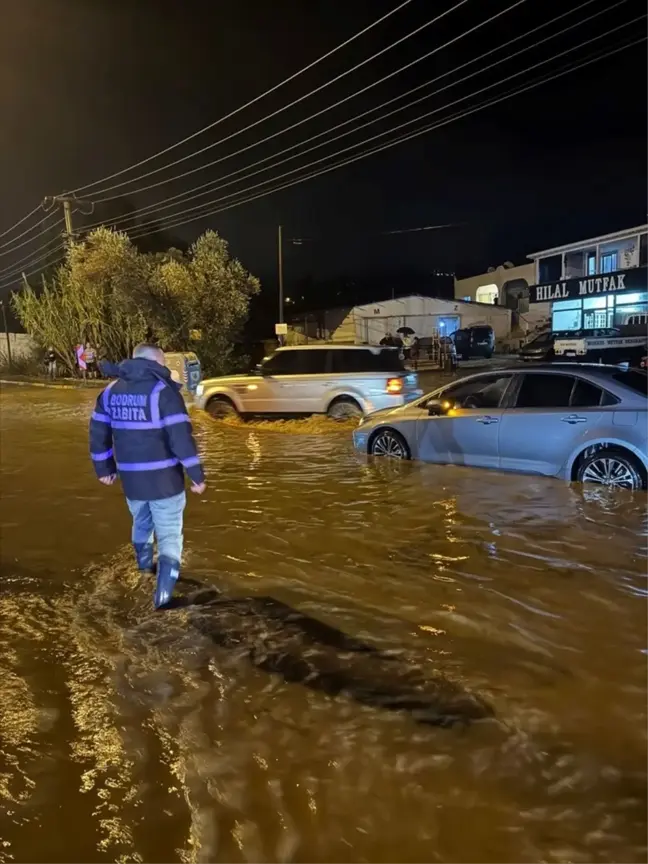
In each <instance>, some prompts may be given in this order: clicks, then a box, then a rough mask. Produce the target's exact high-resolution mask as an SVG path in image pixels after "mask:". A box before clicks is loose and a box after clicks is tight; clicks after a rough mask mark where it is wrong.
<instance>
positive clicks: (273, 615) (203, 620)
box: [164, 578, 493, 726]
mask: <svg viewBox="0 0 648 864" xmlns="http://www.w3.org/2000/svg"><path fill="white" fill-rule="evenodd" d="M182 584H184V585H193V586H194V587H195V586H196V585H198V584H199V583H195V582H194V581H193V580H188V579H186V578H185V579H182V581H181V582H180V583H179V585H178V587H179V588H180V587H181V586H182ZM164 608H165V609H166V610H169V611H172V610H173V609H177V608H184V609H185V610H186V611H187V612H188V613H189V617H190V622H191V624H192V625H193V626H195V627H196V629H198V630H199V631H200V632H201V633H203V634H204V635H205V636H207V637H208V638H210V639H211V640H212V641H213V642H214V643H215V644H217V645H221V646H223V647H225V648H229V649H234V650H235V651H237V652H240V654H241V656H243V657H246V658H247V659H248V660H249V661H250V662H251V663H252V664H253V665H254V666H257V667H258V668H259V669H263V670H264V671H266V672H270V673H272V674H275V675H280V676H281V677H282V678H283V679H284V680H285V681H287V682H290V683H296V684H303V685H304V686H305V687H308V688H310V689H312V690H318V691H320V692H323V693H326V694H327V695H329V696H338V695H341V696H347V697H348V698H350V699H353V700H355V701H356V702H359V703H360V704H362V705H368V706H370V707H372V708H379V709H382V710H386V711H401V712H406V713H407V714H409V715H410V716H411V717H412V718H413V719H414V720H415V721H416V722H417V723H423V724H427V725H432V726H454V725H457V724H460V725H468V724H469V723H471V722H473V721H475V720H483V719H486V718H491V717H493V710H492V708H491V707H490V706H489V705H487V704H486V703H485V702H483V701H482V700H481V699H480V698H479V697H477V696H475V695H473V694H471V693H469V692H467V691H466V690H463V689H462V688H461V687H460V686H459V685H458V684H455V683H454V682H452V681H449V680H448V679H445V678H442V677H434V678H430V677H429V676H426V675H424V674H422V672H421V670H420V669H418V668H417V667H413V666H412V665H411V664H408V663H407V662H406V660H404V659H403V658H401V657H400V656H398V655H396V654H393V653H392V654H389V653H387V652H383V651H381V650H379V649H378V648H376V647H374V646H372V645H369V644H367V643H365V642H362V641H360V640H359V639H355V638H354V637H351V636H348V635H347V634H345V633H343V632H342V631H341V630H338V629H337V628H335V627H331V626H330V625H328V624H325V623H324V622H322V621H318V620H317V619H316V618H312V617H311V616H310V615H306V614H304V613H302V612H298V611H297V610H295V609H292V608H291V607H290V606H287V605H286V604H284V603H281V602H279V601H278V600H274V599H273V598H272V597H242V598H238V599H237V598H229V597H226V596H224V595H223V594H221V593H220V592H219V591H217V590H216V589H211V588H210V589H202V590H198V591H195V592H194V593H188V594H185V595H180V596H177V597H175V598H174V599H173V600H172V601H171V603H170V604H168V606H166V607H164Z"/></svg>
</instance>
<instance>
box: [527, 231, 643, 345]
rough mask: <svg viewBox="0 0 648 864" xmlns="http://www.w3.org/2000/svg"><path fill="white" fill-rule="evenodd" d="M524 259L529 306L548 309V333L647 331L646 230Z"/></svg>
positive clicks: (545, 252) (569, 245) (600, 238)
mask: <svg viewBox="0 0 648 864" xmlns="http://www.w3.org/2000/svg"><path fill="white" fill-rule="evenodd" d="M528 257H529V258H530V259H531V260H532V261H533V266H534V268H535V279H534V284H532V285H531V288H530V296H529V304H530V307H533V306H537V305H539V304H546V303H550V304H551V329H552V332H555V333H564V332H570V331H574V332H575V331H585V335H587V333H588V332H593V331H595V330H601V329H606V328H623V329H624V330H627V329H628V328H633V329H635V330H640V329H642V328H643V331H646V329H647V328H648V225H640V226H638V227H635V228H630V229H628V230H626V231H617V232H615V233H613V234H606V235H603V236H600V237H591V238H589V239H588V240H583V241H581V242H579V243H571V244H568V245H566V246H558V247H555V248H553V249H545V250H544V251H542V252H535V253H533V254H532V255H529V256H528Z"/></svg>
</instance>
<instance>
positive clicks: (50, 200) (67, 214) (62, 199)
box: [43, 194, 94, 246]
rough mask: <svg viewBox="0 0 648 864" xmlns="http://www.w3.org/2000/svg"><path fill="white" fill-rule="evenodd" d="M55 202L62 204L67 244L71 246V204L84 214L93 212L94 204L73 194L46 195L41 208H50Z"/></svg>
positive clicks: (87, 214) (72, 229)
mask: <svg viewBox="0 0 648 864" xmlns="http://www.w3.org/2000/svg"><path fill="white" fill-rule="evenodd" d="M55 204H62V205H63V216H64V218H65V235H66V239H67V242H68V244H69V245H70V246H71V245H72V244H73V243H74V227H73V224H72V213H73V212H74V211H73V210H72V205H73V204H75V205H76V208H77V209H78V210H80V211H81V213H83V215H84V216H89V215H90V214H91V213H93V212H94V204H93V202H92V201H82V200H80V199H79V198H77V197H76V196H74V195H65V194H64V195H48V196H47V197H46V198H45V200H44V201H43V210H51V209H52V207H54V205H55Z"/></svg>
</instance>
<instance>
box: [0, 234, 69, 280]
mask: <svg viewBox="0 0 648 864" xmlns="http://www.w3.org/2000/svg"><path fill="white" fill-rule="evenodd" d="M64 250H65V246H64V245H61V246H57V247H56V249H51V250H50V251H49V252H46V253H45V254H44V255H41V256H40V257H39V258H34V259H33V260H32V261H29V262H27V263H26V264H24V265H23V266H22V267H21V268H20V270H16V271H15V272H14V273H9V274H7V275H6V276H2V277H1V278H2V282H1V284H0V289H3V288H7V287H8V286H9V285H12V284H13V283H15V282H17V281H18V280H19V279H20V278H21V276H22V274H23V273H24V272H25V271H26V270H28V269H29V268H30V267H33V266H35V265H36V264H38V263H40V262H41V261H45V260H46V259H47V258H49V257H50V256H51V255H55V254H56V253H57V252H61V251H63V252H64ZM64 258H65V254H63V255H59V257H58V258H54V259H53V260H51V261H48V262H47V264H46V265H43V266H41V267H37V268H36V269H35V270H32V272H31V273H28V274H26V275H27V277H29V276H34V275H35V274H36V273H40V271H41V270H43V269H44V267H54V266H55V265H56V264H59V263H60V262H61V261H63V259H64Z"/></svg>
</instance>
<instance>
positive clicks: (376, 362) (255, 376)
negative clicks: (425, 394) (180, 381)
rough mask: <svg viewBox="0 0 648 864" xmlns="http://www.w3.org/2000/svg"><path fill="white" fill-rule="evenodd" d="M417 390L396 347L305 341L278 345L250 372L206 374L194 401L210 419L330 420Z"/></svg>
mask: <svg viewBox="0 0 648 864" xmlns="http://www.w3.org/2000/svg"><path fill="white" fill-rule="evenodd" d="M421 395H422V391H421V390H420V389H419V386H418V376H417V375H416V373H413V372H409V371H408V370H407V369H406V368H405V365H404V364H403V360H402V359H401V358H400V357H399V350H398V349H397V348H384V347H378V348H374V347H371V346H368V345H307V346H303V345H302V346H299V347H287V348H280V349H279V350H277V351H276V352H274V353H273V354H271V355H270V356H269V357H266V358H265V360H264V361H263V362H262V363H261V364H259V366H258V367H257V368H256V369H255V370H254V372H253V373H252V374H250V375H232V376H229V377H224V378H210V379H207V380H205V381H203V382H202V383H201V384H199V385H198V388H197V390H196V401H197V403H198V405H199V406H200V407H201V408H204V409H205V410H206V411H208V412H209V413H210V414H212V415H213V416H214V417H222V416H225V415H227V414H235V413H238V414H241V415H273V414H274V415H282V416H286V415H291V414H292V415H295V414H299V415H304V414H328V416H329V417H332V418H333V419H335V420H345V419H347V418H351V417H359V416H361V415H363V414H369V413H370V412H372V411H377V410H379V409H382V408H395V407H397V406H399V405H404V404H406V403H407V402H411V401H412V400H414V399H418V398H419V397H420V396H421Z"/></svg>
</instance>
